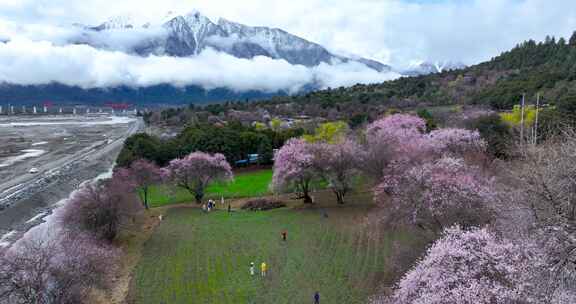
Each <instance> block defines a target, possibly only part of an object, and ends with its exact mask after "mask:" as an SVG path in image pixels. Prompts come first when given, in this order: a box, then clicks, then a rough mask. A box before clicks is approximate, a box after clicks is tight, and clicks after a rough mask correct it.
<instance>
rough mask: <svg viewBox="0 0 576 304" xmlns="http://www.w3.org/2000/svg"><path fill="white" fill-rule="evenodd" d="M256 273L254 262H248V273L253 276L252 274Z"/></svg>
mask: <svg viewBox="0 0 576 304" xmlns="http://www.w3.org/2000/svg"><path fill="white" fill-rule="evenodd" d="M255 273H256V269H255V267H254V262H251V263H250V275H251V276H254V274H255Z"/></svg>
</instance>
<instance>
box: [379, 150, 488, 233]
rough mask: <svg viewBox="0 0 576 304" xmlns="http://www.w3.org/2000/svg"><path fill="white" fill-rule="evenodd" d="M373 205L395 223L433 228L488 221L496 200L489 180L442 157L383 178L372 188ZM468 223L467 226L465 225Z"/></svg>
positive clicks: (468, 167) (473, 169)
mask: <svg viewBox="0 0 576 304" xmlns="http://www.w3.org/2000/svg"><path fill="white" fill-rule="evenodd" d="M375 198H376V201H377V202H380V203H386V202H388V198H390V204H389V205H387V206H388V207H389V208H387V210H386V212H387V213H388V214H389V215H391V216H392V217H393V218H394V219H395V220H401V219H405V220H406V219H407V220H408V221H409V222H412V223H416V224H419V225H420V226H422V225H426V224H427V223H428V222H432V223H433V224H434V225H433V226H436V227H435V228H437V229H442V228H445V227H446V226H450V225H452V224H454V223H455V222H458V223H462V224H464V223H466V224H478V223H479V222H483V221H485V220H487V219H488V218H489V216H488V215H489V212H490V211H489V210H490V208H489V205H490V202H492V201H494V200H496V199H497V196H496V194H495V191H494V190H493V187H492V180H491V179H489V178H486V177H484V176H483V175H482V174H481V173H480V172H479V170H478V169H477V168H476V167H472V166H468V165H466V164H465V163H464V161H463V160H462V159H459V158H453V157H448V156H445V157H442V158H440V159H439V160H436V161H433V162H427V163H424V164H422V165H418V166H415V167H413V168H411V169H409V170H407V171H403V172H401V173H399V174H392V175H387V176H385V177H384V178H383V181H382V183H381V184H380V185H378V186H377V187H376V189H375ZM467 221H468V223H467Z"/></svg>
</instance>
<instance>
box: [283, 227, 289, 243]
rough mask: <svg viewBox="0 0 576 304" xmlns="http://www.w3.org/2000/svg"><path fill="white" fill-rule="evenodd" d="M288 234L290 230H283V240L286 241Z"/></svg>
mask: <svg viewBox="0 0 576 304" xmlns="http://www.w3.org/2000/svg"><path fill="white" fill-rule="evenodd" d="M287 235H288V231H286V230H284V231H282V240H283V241H284V242H286V237H287Z"/></svg>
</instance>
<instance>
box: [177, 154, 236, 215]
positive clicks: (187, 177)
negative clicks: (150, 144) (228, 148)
mask: <svg viewBox="0 0 576 304" xmlns="http://www.w3.org/2000/svg"><path fill="white" fill-rule="evenodd" d="M167 172H168V179H169V180H170V181H171V182H172V183H174V184H175V185H176V186H177V187H181V188H183V189H186V190H188V192H190V194H192V195H193V196H194V198H195V200H196V203H198V204H200V203H202V198H203V197H204V191H205V190H206V187H208V185H209V184H210V183H211V182H214V181H218V180H223V181H229V180H232V179H233V177H234V175H233V174H232V168H231V167H230V164H228V162H227V161H226V157H225V156H224V155H222V154H220V153H217V154H214V155H210V154H208V153H204V152H193V153H190V154H188V155H187V156H185V157H184V158H179V159H174V160H172V161H171V162H170V164H169V165H168V167H167Z"/></svg>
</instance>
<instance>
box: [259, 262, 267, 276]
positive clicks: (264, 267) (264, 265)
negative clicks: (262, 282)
mask: <svg viewBox="0 0 576 304" xmlns="http://www.w3.org/2000/svg"><path fill="white" fill-rule="evenodd" d="M260 270H262V276H263V277H265V276H266V272H267V271H268V265H266V263H265V262H262V265H260Z"/></svg>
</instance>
